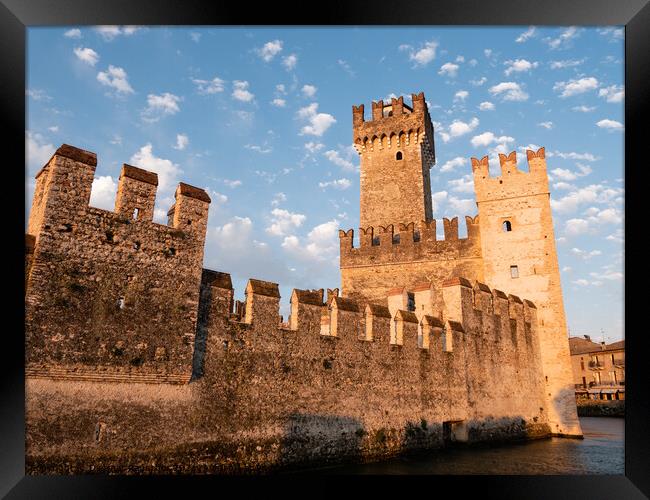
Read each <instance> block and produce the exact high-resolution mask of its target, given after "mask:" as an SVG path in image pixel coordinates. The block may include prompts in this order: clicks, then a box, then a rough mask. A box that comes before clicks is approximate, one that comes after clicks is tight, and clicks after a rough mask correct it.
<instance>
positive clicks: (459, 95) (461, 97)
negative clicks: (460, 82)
mask: <svg viewBox="0 0 650 500" xmlns="http://www.w3.org/2000/svg"><path fill="white" fill-rule="evenodd" d="M468 95H469V92H467V90H459V91H458V92H456V93H455V94H454V101H465V99H467V96H468Z"/></svg>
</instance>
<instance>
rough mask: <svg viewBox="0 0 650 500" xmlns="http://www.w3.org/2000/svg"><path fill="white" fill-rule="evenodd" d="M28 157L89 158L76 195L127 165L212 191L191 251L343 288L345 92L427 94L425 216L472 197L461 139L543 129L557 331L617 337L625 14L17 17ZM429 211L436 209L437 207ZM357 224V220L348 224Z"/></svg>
mask: <svg viewBox="0 0 650 500" xmlns="http://www.w3.org/2000/svg"><path fill="white" fill-rule="evenodd" d="M27 47H28V58H27V89H26V103H27V117H26V118H27V130H26V132H25V140H26V154H27V168H26V189H27V193H26V195H27V206H26V213H27V216H28V215H29V208H30V206H31V198H32V193H33V186H34V180H33V177H34V174H35V173H36V172H37V171H38V170H39V169H40V168H41V167H42V165H43V164H44V163H45V162H46V161H47V160H48V159H49V157H50V156H51V154H52V153H53V151H54V150H55V149H56V147H58V146H59V145H60V144H62V143H68V144H72V145H75V146H78V147H81V148H83V149H87V150H90V151H94V152H96V153H97V156H98V166H97V170H96V174H95V176H96V178H95V183H94V184H93V193H92V198H91V204H92V205H94V206H98V207H101V208H105V209H109V210H110V209H112V208H113V205H114V197H115V190H116V187H117V179H118V177H119V172H120V169H121V166H122V164H123V163H130V164H133V165H136V166H140V167H142V168H145V169H148V170H153V171H156V172H157V173H158V175H159V180H160V185H159V188H158V196H157V202H156V215H155V217H154V220H156V221H158V222H161V223H164V222H165V221H166V216H165V214H166V212H167V209H168V208H169V207H170V206H171V204H172V203H173V192H174V189H175V186H176V184H177V183H178V182H179V181H184V182H187V183H189V184H193V185H196V186H200V187H203V188H205V189H206V190H207V191H208V192H209V194H210V196H211V197H212V205H211V208H210V219H209V229H208V235H207V238H206V252H205V259H204V266H205V267H207V268H210V269H215V270H220V271H225V272H229V273H231V274H232V276H233V283H234V286H235V289H236V291H235V293H236V296H237V297H238V298H243V288H244V286H245V283H246V280H247V279H248V278H249V277H254V278H259V279H265V280H270V281H275V282H278V283H280V285H281V293H282V312H283V313H284V314H285V317H286V314H287V312H288V302H289V295H290V293H291V289H292V288H294V287H295V288H321V287H324V288H327V287H329V288H332V287H336V286H339V271H338V248H339V242H338V229H339V228H343V229H348V228H355V229H356V228H357V226H358V222H359V173H358V165H359V159H358V155H357V154H356V153H355V152H354V149H353V148H352V147H351V143H352V130H351V128H352V112H351V108H352V105H353V104H355V105H358V104H361V103H363V104H365V105H366V116H367V117H369V115H370V102H371V101H372V100H377V99H381V98H384V99H385V98H389V97H390V96H399V95H406V96H407V98H406V102H408V103H410V94H411V93H414V92H416V93H417V92H421V91H423V92H424V93H425V96H426V99H427V102H428V104H429V111H430V114H431V119H432V121H433V122H434V126H435V129H436V137H435V141H436V156H437V163H436V165H435V166H434V167H433V168H432V171H431V183H432V193H434V194H433V202H434V203H433V206H434V217H436V218H437V219H441V218H442V217H451V216H456V215H458V216H460V217H461V223H460V226H461V234H463V233H464V232H465V227H464V217H463V216H464V215H473V214H475V213H476V204H475V203H474V195H473V187H472V180H471V167H470V161H469V159H470V157H472V156H475V157H479V158H480V157H482V156H484V155H486V154H487V155H490V158H491V160H490V161H491V163H490V165H491V168H492V170H493V171H497V172H498V160H497V154H498V153H499V152H505V153H507V152H510V151H512V150H517V152H518V160H519V162H520V164H521V165H522V167H523V168H526V167H525V166H526V160H525V149H526V148H534V149H537V148H538V147H540V146H544V147H545V148H546V151H547V162H548V169H549V173H550V177H551V183H550V184H551V199H552V201H551V203H552V208H553V214H554V221H555V236H556V239H557V248H558V254H559V261H560V269H561V270H562V271H561V274H562V286H563V291H564V301H565V307H566V312H567V320H568V324H569V328H570V332H571V335H582V334H590V335H591V336H592V337H595V338H596V339H598V340H601V339H602V335H603V334H601V329H603V331H604V336H605V340H606V341H607V342H611V341H615V340H619V339H621V338H623V258H624V253H623V248H624V242H623V218H624V207H623V203H624V186H623V164H624V149H623V144H624V142H623V139H624V133H625V132H624V108H623V99H624V87H623V84H624V76H623V75H624V49H623V47H624V31H623V29H622V28H617V27H552V28H547V27H529V26H520V27H507V28H502V27H494V28H483V27H468V28H465V27H444V28H435V27H432V28H420V27H418V28H406V27H400V28H367V27H362V28H324V29H312V28H310V29H298V28H264V29H258V28H254V29H250V28H213V27H206V28H202V27H198V26H191V27H186V28H185V27H183V28H176V27H173V28H166V27H135V26H103V27H81V26H80V27H75V26H69V27H57V28H28V38H27ZM439 226H441V224H439ZM355 232H356V231H355Z"/></svg>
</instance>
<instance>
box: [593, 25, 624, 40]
mask: <svg viewBox="0 0 650 500" xmlns="http://www.w3.org/2000/svg"><path fill="white" fill-rule="evenodd" d="M598 34H600V35H603V36H605V37H607V38H609V41H610V42H616V41H618V40H623V38H625V30H624V29H623V28H614V27H613V26H610V27H607V28H603V29H599V30H598Z"/></svg>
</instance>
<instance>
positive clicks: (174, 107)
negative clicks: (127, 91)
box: [141, 92, 183, 123]
mask: <svg viewBox="0 0 650 500" xmlns="http://www.w3.org/2000/svg"><path fill="white" fill-rule="evenodd" d="M182 100H183V99H182V97H179V96H177V95H174V94H170V93H169V92H165V93H163V94H160V95H156V94H149V95H148V96H147V107H146V108H145V109H144V110H143V111H142V113H141V117H142V120H144V121H145V122H148V123H154V122H157V121H158V120H160V119H161V118H162V117H163V116H167V115H175V114H176V113H178V112H179V111H180V110H181V108H180V107H179V106H178V103H179V102H180V101H182Z"/></svg>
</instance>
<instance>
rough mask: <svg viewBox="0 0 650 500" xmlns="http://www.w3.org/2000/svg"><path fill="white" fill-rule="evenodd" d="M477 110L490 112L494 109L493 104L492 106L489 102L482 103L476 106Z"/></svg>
mask: <svg viewBox="0 0 650 500" xmlns="http://www.w3.org/2000/svg"><path fill="white" fill-rule="evenodd" d="M478 109H480V110H481V111H492V110H493V109H494V104H492V103H491V102H489V101H483V102H482V103H481V104H479V105H478Z"/></svg>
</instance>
